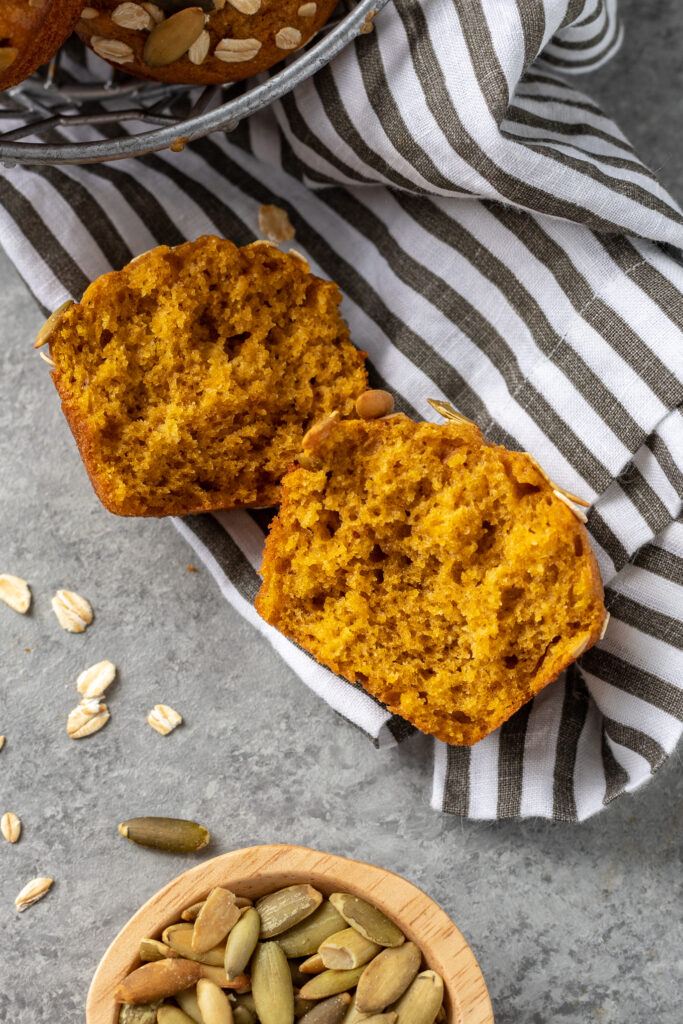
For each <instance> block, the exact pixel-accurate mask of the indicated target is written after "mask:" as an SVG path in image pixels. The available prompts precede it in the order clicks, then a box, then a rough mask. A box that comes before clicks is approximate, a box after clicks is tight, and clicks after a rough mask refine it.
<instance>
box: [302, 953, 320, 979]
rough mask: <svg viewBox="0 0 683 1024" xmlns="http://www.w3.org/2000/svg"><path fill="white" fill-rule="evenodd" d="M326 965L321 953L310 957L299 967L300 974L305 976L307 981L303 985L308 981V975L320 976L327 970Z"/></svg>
mask: <svg viewBox="0 0 683 1024" xmlns="http://www.w3.org/2000/svg"><path fill="white" fill-rule="evenodd" d="M325 966H326V965H325V964H324V963H323V958H322V957H321V955H320V953H314V954H313V956H309V957H308V958H307V959H306V960H304V962H303V963H302V964H300V965H299V972H300V973H301V974H303V975H304V978H305V981H302V982H301V984H302V985H305V984H306V982H307V981H308V978H307V977H306V975H307V974H320V972H321V971H324V970H325Z"/></svg>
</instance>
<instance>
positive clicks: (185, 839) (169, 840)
mask: <svg viewBox="0 0 683 1024" xmlns="http://www.w3.org/2000/svg"><path fill="white" fill-rule="evenodd" d="M119 832H120V833H121V835H122V836H123V837H124V839H130V841H131V842H132V843H137V844H138V846H151V847H153V848H154V849H155V850H166V851H167V852H168V853H191V852H192V851H193V850H201V849H202V848H203V847H204V846H206V844H207V843H208V842H209V840H210V839H211V834H210V833H209V830H208V828H204V826H203V825H198V824H197V822H196V821H185V820H183V819H182V818H131V819H130V820H129V821H122V822H121V824H120V825H119Z"/></svg>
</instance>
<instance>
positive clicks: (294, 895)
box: [256, 885, 323, 939]
mask: <svg viewBox="0 0 683 1024" xmlns="http://www.w3.org/2000/svg"><path fill="white" fill-rule="evenodd" d="M322 899H323V897H322V893H320V892H318V890H317V889H314V888H313V886H312V885H288V886H287V887H286V888H285V889H278V891H277V892H271V893H268V895H267V896H262V897H261V899H259V900H256V909H257V910H258V912H259V917H260V918H261V938H262V939H272V938H274V937H275V936H276V935H280V934H281V933H282V932H286V931H287V930H288V929H289V928H292V927H293V926H294V925H295V924H298V923H299V922H300V921H303V920H304V918H307V917H310V916H311V914H312V913H313V911H314V910H317V909H318V907H319V906H320V904H321V903H322Z"/></svg>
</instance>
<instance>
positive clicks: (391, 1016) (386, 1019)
mask: <svg viewBox="0 0 683 1024" xmlns="http://www.w3.org/2000/svg"><path fill="white" fill-rule="evenodd" d="M361 1020H362V1021H363V1024H396V1021H397V1020H398V1014H397V1013H394V1012H393V1011H389V1013H370V1014H367V1013H366V1014H364V1015H363V1017H362V1018H361Z"/></svg>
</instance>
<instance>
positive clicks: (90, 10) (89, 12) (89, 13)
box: [81, 7, 100, 21]
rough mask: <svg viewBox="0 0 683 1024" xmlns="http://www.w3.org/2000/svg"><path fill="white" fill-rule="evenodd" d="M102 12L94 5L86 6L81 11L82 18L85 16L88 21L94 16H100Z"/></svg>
mask: <svg viewBox="0 0 683 1024" xmlns="http://www.w3.org/2000/svg"><path fill="white" fill-rule="evenodd" d="M99 16H100V12H99V11H96V10H95V8H94V7H84V8H83V10H82V11H81V18H85V20H86V21H92V19H93V18H99Z"/></svg>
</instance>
